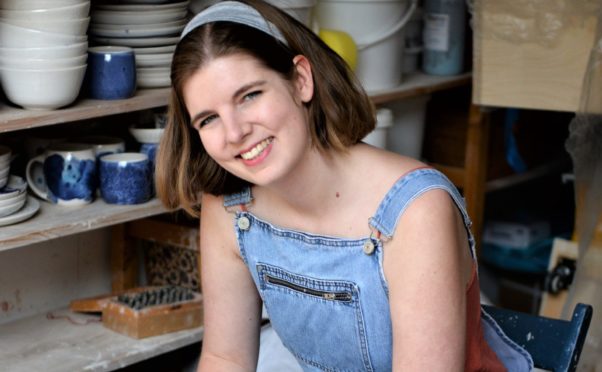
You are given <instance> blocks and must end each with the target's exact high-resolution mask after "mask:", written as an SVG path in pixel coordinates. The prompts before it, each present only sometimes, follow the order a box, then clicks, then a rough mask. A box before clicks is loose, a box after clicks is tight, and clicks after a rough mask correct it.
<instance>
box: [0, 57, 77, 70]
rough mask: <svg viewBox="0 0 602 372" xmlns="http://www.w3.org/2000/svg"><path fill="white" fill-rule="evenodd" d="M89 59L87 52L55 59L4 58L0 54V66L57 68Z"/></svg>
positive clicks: (75, 64) (70, 65) (74, 64)
mask: <svg viewBox="0 0 602 372" xmlns="http://www.w3.org/2000/svg"><path fill="white" fill-rule="evenodd" d="M87 59H88V55H87V54H83V55H81V56H77V57H70V58H55V59H40V58H34V59H16V58H2V56H0V67H8V68H25V69H34V70H35V69H56V68H67V67H75V66H81V65H84V64H86V60H87Z"/></svg>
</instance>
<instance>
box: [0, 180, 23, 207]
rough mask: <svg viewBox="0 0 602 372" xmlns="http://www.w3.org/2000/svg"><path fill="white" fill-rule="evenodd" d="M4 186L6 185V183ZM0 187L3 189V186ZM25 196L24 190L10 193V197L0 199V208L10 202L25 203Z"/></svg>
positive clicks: (8, 204)
mask: <svg viewBox="0 0 602 372" xmlns="http://www.w3.org/2000/svg"><path fill="white" fill-rule="evenodd" d="M6 186H8V184H7V185H6ZM6 186H5V187H6ZM2 189H4V187H3V188H2ZM26 197H27V193H26V192H19V193H17V194H14V195H12V196H11V197H7V198H4V199H0V208H3V207H6V206H10V205H12V204H15V203H19V202H23V203H25V198H26Z"/></svg>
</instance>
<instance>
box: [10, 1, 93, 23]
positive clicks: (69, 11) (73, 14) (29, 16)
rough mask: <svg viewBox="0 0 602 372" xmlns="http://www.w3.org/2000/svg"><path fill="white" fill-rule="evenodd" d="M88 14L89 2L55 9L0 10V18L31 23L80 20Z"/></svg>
mask: <svg viewBox="0 0 602 372" xmlns="http://www.w3.org/2000/svg"><path fill="white" fill-rule="evenodd" d="M89 14H90V2H89V1H84V2H79V3H76V4H72V5H66V6H63V7H57V8H36V9H23V10H8V9H0V18H11V19H24V20H32V21H40V20H52V19H54V20H63V19H81V18H86V17H88V15H89Z"/></svg>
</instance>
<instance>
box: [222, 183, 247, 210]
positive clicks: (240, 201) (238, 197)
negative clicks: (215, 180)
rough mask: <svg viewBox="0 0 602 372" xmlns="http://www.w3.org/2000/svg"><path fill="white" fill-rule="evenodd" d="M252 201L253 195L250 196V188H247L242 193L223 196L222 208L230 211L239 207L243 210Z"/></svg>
mask: <svg viewBox="0 0 602 372" xmlns="http://www.w3.org/2000/svg"><path fill="white" fill-rule="evenodd" d="M252 201H253V195H252V194H251V187H250V186H247V187H245V188H244V189H243V190H242V191H240V192H237V193H234V194H229V195H224V208H226V210H231V209H232V208H233V207H241V209H244V208H245V207H246V206H247V205H249V204H250V203H251V202H252Z"/></svg>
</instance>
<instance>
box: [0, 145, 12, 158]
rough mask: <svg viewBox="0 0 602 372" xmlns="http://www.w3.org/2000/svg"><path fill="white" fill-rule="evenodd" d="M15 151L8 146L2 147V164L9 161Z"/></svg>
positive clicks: (0, 152) (0, 153)
mask: <svg viewBox="0 0 602 372" xmlns="http://www.w3.org/2000/svg"><path fill="white" fill-rule="evenodd" d="M12 153H13V151H12V150H11V148H10V147H8V146H3V145H0V162H5V161H9V160H10V157H11V155H12Z"/></svg>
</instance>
